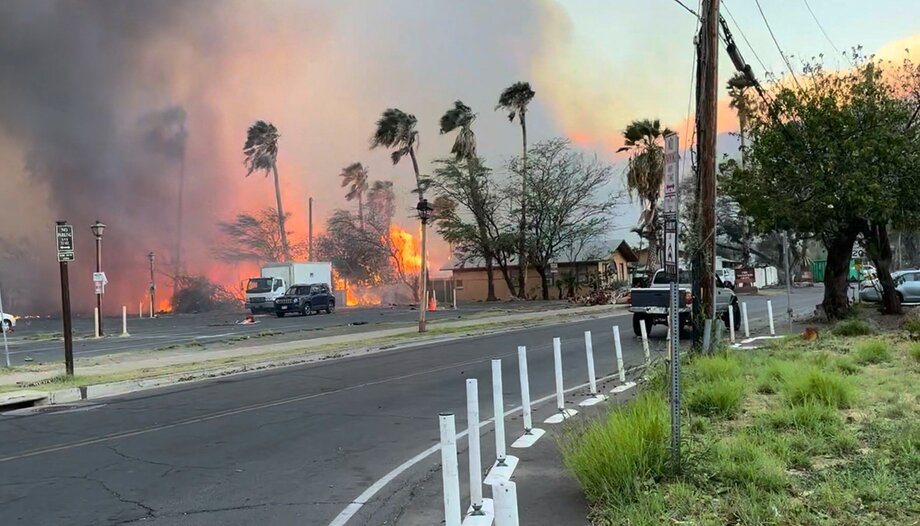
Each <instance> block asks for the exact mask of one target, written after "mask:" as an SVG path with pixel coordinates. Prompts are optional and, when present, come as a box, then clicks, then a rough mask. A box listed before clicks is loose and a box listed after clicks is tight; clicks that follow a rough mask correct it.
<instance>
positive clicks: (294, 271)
mask: <svg viewBox="0 0 920 526" xmlns="http://www.w3.org/2000/svg"><path fill="white" fill-rule="evenodd" d="M314 283H325V284H326V285H328V286H329V288H330V289H331V288H332V263H322V262H316V263H314V262H308V263H297V262H291V263H269V264H267V265H264V266H263V267H262V271H261V274H260V276H259V277H258V278H249V283H248V284H247V285H246V308H247V309H249V311H250V312H252V313H253V314H256V313H258V312H274V310H275V300H276V299H278V298H280V297H281V296H283V295H284V293H285V291H287V289H288V287H290V286H291V285H312V284H314Z"/></svg>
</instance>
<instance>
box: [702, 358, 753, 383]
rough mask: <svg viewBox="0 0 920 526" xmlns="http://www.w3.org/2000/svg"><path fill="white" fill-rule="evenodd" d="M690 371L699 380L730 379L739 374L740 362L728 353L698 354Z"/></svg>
mask: <svg viewBox="0 0 920 526" xmlns="http://www.w3.org/2000/svg"><path fill="white" fill-rule="evenodd" d="M691 370H692V371H694V373H695V374H696V375H697V376H698V378H700V379H701V380H704V381H706V380H709V381H712V380H726V379H727V380H732V379H735V378H738V377H739V376H741V362H739V361H738V358H736V357H735V356H733V355H730V354H728V353H718V354H712V355H707V356H700V357H699V358H697V359H696V360H694V361H693V364H692V369H691Z"/></svg>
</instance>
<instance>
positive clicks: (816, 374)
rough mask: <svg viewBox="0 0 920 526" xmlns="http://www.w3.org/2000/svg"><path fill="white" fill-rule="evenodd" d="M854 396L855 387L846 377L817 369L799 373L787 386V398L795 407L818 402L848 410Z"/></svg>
mask: <svg viewBox="0 0 920 526" xmlns="http://www.w3.org/2000/svg"><path fill="white" fill-rule="evenodd" d="M853 396H854V388H853V385H852V384H851V383H850V382H849V381H847V379H846V378H845V377H843V376H840V375H839V374H837V373H831V372H827V371H821V370H820V369H816V368H809V369H806V370H804V371H801V372H799V373H797V374H796V375H795V376H793V377H792V378H790V379H789V380H788V381H787V384H786V397H787V400H788V401H789V402H790V403H791V404H793V405H803V404H806V403H809V402H817V403H821V404H827V405H829V406H831V407H836V408H838V409H846V408H848V407H850V404H851V403H852V401H853Z"/></svg>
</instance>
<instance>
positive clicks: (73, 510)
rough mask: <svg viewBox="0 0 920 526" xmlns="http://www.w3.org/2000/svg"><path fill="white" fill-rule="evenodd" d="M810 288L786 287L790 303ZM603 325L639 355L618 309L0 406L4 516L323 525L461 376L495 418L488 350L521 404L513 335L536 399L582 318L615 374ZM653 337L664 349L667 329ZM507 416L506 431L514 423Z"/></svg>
mask: <svg viewBox="0 0 920 526" xmlns="http://www.w3.org/2000/svg"><path fill="white" fill-rule="evenodd" d="M818 293H819V291H814V290H812V291H797V292H796V293H795V295H794V304H793V306H794V308H796V309H797V310H803V309H804V308H806V307H811V306H813V305H814V303H816V302H817V299H818V297H819V296H818ZM774 300H777V298H774ZM777 303H783V304H784V301H777ZM765 310H766V304H765V301H764V299H763V298H757V299H756V300H750V303H749V313H750V315H751V318H752V326H753V327H758V326H759V327H762V326H764V325H765V324H766V321H765V319H764V312H765ZM777 310H780V309H777ZM614 324H616V325H617V326H619V327H620V331H621V333H622V334H623V336H624V341H623V344H624V345H623V349H624V357H625V360H626V362H627V364H635V363H638V362H640V361H641V360H642V356H641V353H642V351H641V346H640V345H639V342H638V341H637V340H636V339H634V338H633V337H632V334H631V322H630V318H629V316H628V315H625V314H616V315H613V316H610V317H605V318H598V319H593V320H588V321H582V322H571V321H566V322H565V323H561V324H559V325H554V326H544V327H540V328H529V329H526V330H516V331H508V332H504V333H500V334H493V335H487V336H480V337H471V338H465V339H460V340H455V341H452V342H448V343H439V344H435V345H425V346H418V347H410V348H406V349H401V350H393V351H388V352H383V353H378V354H374V355H370V356H364V357H358V358H347V359H340V360H334V361H327V362H320V363H317V364H311V365H306V366H297V367H289V368H282V369H276V370H270V371H265V372H260V373H254V374H247V375H239V376H233V377H228V378H223V379H219V380H213V381H204V382H197V383H194V384H188V385H178V386H174V387H169V388H163V389H157V390H151V391H146V392H141V393H136V394H133V395H130V396H123V397H118V398H112V399H103V400H99V401H96V402H93V403H84V404H80V405H76V406H72V407H69V408H56V409H53V410H49V411H32V410H26V411H20V412H17V413H14V414H7V415H0V437H2V440H0V473H3V475H4V476H3V480H2V482H0V524H4V525H8V524H29V525H100V524H129V523H134V522H143V523H145V524H148V523H152V524H157V525H179V524H182V525H218V524H220V525H249V524H265V525H274V524H279V525H289V524H300V525H304V524H306V525H328V524H330V522H331V521H333V520H334V519H335V518H336V517H337V516H338V515H339V514H340V513H341V512H342V510H343V509H345V508H346V506H347V505H348V504H349V503H351V502H352V501H353V499H355V498H356V497H357V496H358V495H359V494H361V493H362V492H364V491H365V490H366V489H367V488H368V487H371V486H372V485H373V484H374V483H375V481H377V480H379V479H380V478H381V477H383V476H384V475H385V474H387V473H389V472H390V471H391V470H393V468H394V467H396V466H399V465H400V464H402V463H404V462H405V461H406V460H407V459H410V458H412V457H413V456H416V455H417V454H418V453H419V452H421V451H423V450H425V449H427V448H429V447H431V446H432V445H433V444H435V443H436V442H437V439H438V422H437V414H438V413H439V412H442V411H453V412H455V413H456V414H457V415H458V416H457V427H458V429H464V428H465V426H466V423H465V419H464V418H463V416H462V415H463V414H464V413H465V389H464V380H465V379H466V378H479V379H480V392H481V404H482V417H483V418H489V417H491V416H492V411H491V402H490V400H491V396H490V395H489V394H488V390H489V387H488V385H489V384H488V379H489V378H490V377H491V372H490V360H491V359H493V358H501V359H502V360H503V361H504V364H505V367H504V370H503V372H504V378H503V381H504V386H505V389H504V391H505V402H506V407H507V408H508V409H510V408H513V407H515V406H517V405H518V404H519V403H520V401H519V400H520V398H519V396H520V394H519V389H518V388H517V386H518V378H517V374H518V373H517V365H516V359H515V358H514V357H515V356H516V348H517V346H518V345H527V347H528V353H529V360H528V361H529V368H530V377H531V378H530V382H531V391H532V393H533V397H534V398H540V397H543V396H546V395H549V394H551V393H552V390H553V367H552V338H553V337H561V338H562V340H563V355H564V357H563V361H564V363H565V382H566V384H567V385H569V386H573V385H576V384H579V383H583V382H584V381H585V380H586V378H585V376H586V365H585V362H584V348H583V332H584V331H586V330H590V331H592V333H593V334H594V349H595V356H596V360H597V374H598V375H599V376H603V375H607V374H610V373H611V372H612V370H613V364H614V359H613V351H612V348H613V343H612V335H611V326H612V325H614ZM653 334H654V336H653V340H654V341H653V343H654V346H655V347H656V348H661V347H662V343H663V341H662V339H663V334H664V333H663V331H662V328H658V329H656V331H655V332H654V333H653ZM656 352H660V351H656ZM569 398H571V399H573V400H575V399H576V397H569ZM544 406H545V404H544ZM508 426H509V430H514V431H509V436H510V438H512V439H513V437H514V436H516V435H517V434H518V430H517V428H518V427H519V426H520V424H519V422H518V421H516V420H514V421H510V422H509V424H508ZM483 443H484V444H488V443H489V439H486V438H484V439H483ZM486 450H487V451H488V449H486ZM437 464H438V458H437V456H436V455H431V456H427V457H424V458H423V459H421V460H420V461H419V462H418V463H416V464H413V465H411V466H409V467H408V469H407V470H406V471H405V472H403V473H400V474H399V475H398V476H397V477H396V478H395V479H394V480H393V481H392V482H391V483H390V484H388V485H386V486H384V487H383V488H382V489H381V491H380V492H379V493H377V494H375V495H374V496H373V497H372V498H371V499H370V500H369V501H368V502H367V504H366V505H364V506H363V507H361V508H360V509H358V510H357V513H356V514H355V515H354V517H352V519H351V520H350V521H349V522H348V524H349V525H357V524H372V525H377V524H383V523H385V521H387V520H390V519H392V518H393V517H397V516H398V515H399V513H400V510H401V509H402V507H403V505H404V504H405V502H406V499H407V498H408V495H409V493H411V490H412V488H413V487H416V486H418V485H419V484H424V483H428V484H437V483H438V482H437V480H429V476H430V474H431V470H432V469H434V468H436V467H437ZM462 476H463V475H462V474H461V477H462ZM387 523H388V524H392V523H393V522H392V520H390V522H387Z"/></svg>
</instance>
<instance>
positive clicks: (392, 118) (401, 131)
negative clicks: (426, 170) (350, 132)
mask: <svg viewBox="0 0 920 526" xmlns="http://www.w3.org/2000/svg"><path fill="white" fill-rule="evenodd" d="M417 122H418V120H417V119H416V118H415V115H412V114H411V113H405V112H404V111H402V110H399V109H396V108H389V109H387V110H386V111H384V112H383V114H382V115H381V116H380V119H378V120H377V129H376V130H375V131H374V136H373V137H371V149H374V148H377V147H379V146H382V147H384V148H392V149H393V151H392V152H391V153H390V159H391V160H392V161H393V164H399V161H400V160H401V159H402V158H403V157H405V156H406V155H407V154H408V155H409V158H410V159H412V169H413V170H414V171H415V191H416V192H417V193H418V197H419V199H422V198H424V196H425V189H424V184H423V182H422V175H421V174H420V173H419V170H418V160H417V159H416V158H415V150H416V148H418V130H416V129H415V125H416V123H417Z"/></svg>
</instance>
